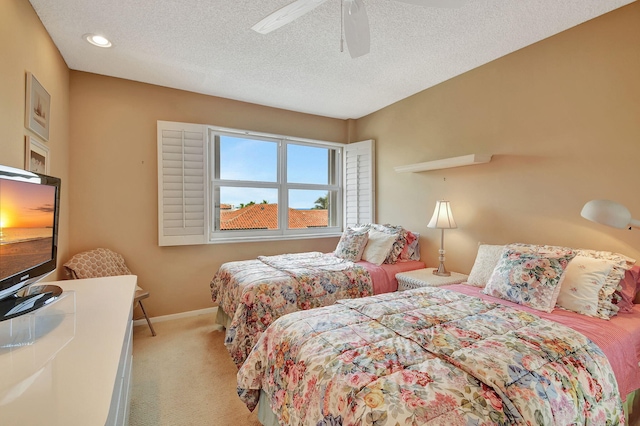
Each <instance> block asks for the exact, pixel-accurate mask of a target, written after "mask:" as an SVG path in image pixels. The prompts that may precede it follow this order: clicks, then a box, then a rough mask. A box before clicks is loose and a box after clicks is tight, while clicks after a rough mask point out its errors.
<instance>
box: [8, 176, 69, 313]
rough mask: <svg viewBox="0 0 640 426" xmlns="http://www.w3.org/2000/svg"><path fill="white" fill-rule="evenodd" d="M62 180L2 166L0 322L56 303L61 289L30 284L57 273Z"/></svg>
mask: <svg viewBox="0 0 640 426" xmlns="http://www.w3.org/2000/svg"><path fill="white" fill-rule="evenodd" d="M59 212H60V179H58V178H55V177H51V176H46V175H43V174H39V173H33V172H29V171H26V170H21V169H16V168H13V167H8V166H2V165H0V321H3V320H6V319H10V318H13V317H15V316H18V315H22V314H24V313H27V312H31V311H33V310H35V309H38V308H40V307H42V306H44V305H45V304H47V303H50V302H51V301H53V300H55V298H57V297H58V296H59V294H60V293H61V290H60V288H59V287H57V286H33V287H32V288H30V289H27V286H30V285H31V284H34V283H35V282H37V281H39V280H41V279H42V278H44V277H45V276H47V275H48V274H50V273H51V272H52V271H54V270H55V269H56V261H57V254H58V217H59Z"/></svg>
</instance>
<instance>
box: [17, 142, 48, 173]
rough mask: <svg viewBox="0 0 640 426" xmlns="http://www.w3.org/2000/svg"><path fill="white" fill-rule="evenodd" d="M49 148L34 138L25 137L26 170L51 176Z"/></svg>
mask: <svg viewBox="0 0 640 426" xmlns="http://www.w3.org/2000/svg"><path fill="white" fill-rule="evenodd" d="M50 163H51V160H50V156H49V148H48V147H47V146H46V145H45V144H43V143H41V142H40V141H38V140H37V139H36V138H34V137H33V136H26V137H25V155H24V168H25V169H27V170H29V171H30V172H35V173H40V174H43V175H48V174H49V169H50Z"/></svg>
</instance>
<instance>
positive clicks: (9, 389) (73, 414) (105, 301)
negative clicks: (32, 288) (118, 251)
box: [0, 275, 137, 426]
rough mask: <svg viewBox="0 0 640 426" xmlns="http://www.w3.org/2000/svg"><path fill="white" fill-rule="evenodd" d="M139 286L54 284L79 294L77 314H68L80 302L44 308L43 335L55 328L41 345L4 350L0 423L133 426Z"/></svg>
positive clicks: (127, 279)
mask: <svg viewBox="0 0 640 426" xmlns="http://www.w3.org/2000/svg"><path fill="white" fill-rule="evenodd" d="M136 281H137V278H136V276H134V275H127V276H120V277H108V278H95V279H86V280H70V281H59V282H55V283H46V284H55V285H59V286H60V287H62V289H63V290H64V291H65V292H68V293H67V294H69V295H70V296H73V297H75V313H69V311H65V312H62V309H66V307H68V306H69V305H68V303H69V301H70V300H73V299H69V298H68V296H67V299H62V300H58V301H56V302H55V303H53V304H52V305H50V306H47V307H45V308H43V309H45V310H52V311H50V312H43V313H40V311H42V309H40V310H38V311H35V314H37V315H38V316H36V318H35V323H36V330H38V327H40V330H42V329H43V328H50V329H49V330H47V331H46V332H42V333H36V335H38V334H41V335H40V336H38V337H37V338H36V339H35V342H34V343H32V344H30V345H26V346H21V347H13V348H0V424H2V425H7V426H13V425H16V426H17V425H29V426H39V425H46V426H56V425H60V426H62V425H64V426H73V425H78V426H92V425H99V426H103V425H105V424H107V425H118V426H120V425H126V424H127V423H128V417H129V400H130V395H129V389H130V380H131V363H132V356H131V349H132V340H131V339H132V330H131V327H132V307H133V295H134V292H135V288H136ZM63 294H64V293H63ZM56 305H58V307H57V308H56ZM63 305H64V306H63ZM56 309H57V310H58V311H59V312H58V315H56V314H55V313H56V312H55V310H56ZM48 315H51V316H50V317H48ZM19 318H20V317H19ZM48 318H50V319H48ZM47 321H49V322H50V323H52V324H47ZM6 322H7V321H4V323H6ZM38 323H40V325H39V326H38ZM3 326H5V325H3V324H2V323H0V327H3Z"/></svg>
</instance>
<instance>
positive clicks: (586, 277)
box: [556, 256, 613, 317]
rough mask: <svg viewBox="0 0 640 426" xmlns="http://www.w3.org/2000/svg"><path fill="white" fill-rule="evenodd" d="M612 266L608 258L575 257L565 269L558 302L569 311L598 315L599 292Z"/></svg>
mask: <svg viewBox="0 0 640 426" xmlns="http://www.w3.org/2000/svg"><path fill="white" fill-rule="evenodd" d="M612 267H613V264H611V262H608V261H606V260H602V259H593V258H590V257H585V256H576V257H574V258H573V260H572V261H571V262H569V266H567V269H566V270H565V277H564V281H563V282H562V287H561V288H560V294H559V295H558V300H557V302H556V304H557V305H558V306H560V307H561V308H564V309H567V310H569V311H573V312H577V313H579V314H583V315H589V316H592V317H593V316H596V314H597V313H598V294H599V292H600V289H602V286H603V285H604V281H605V279H606V278H607V276H608V275H609V273H610V272H611V268H612Z"/></svg>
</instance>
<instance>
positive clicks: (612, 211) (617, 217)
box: [580, 200, 640, 229]
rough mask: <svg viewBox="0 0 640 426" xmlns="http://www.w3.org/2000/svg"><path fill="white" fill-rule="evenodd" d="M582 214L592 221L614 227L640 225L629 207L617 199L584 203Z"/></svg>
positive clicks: (621, 227) (623, 227) (622, 227)
mask: <svg viewBox="0 0 640 426" xmlns="http://www.w3.org/2000/svg"><path fill="white" fill-rule="evenodd" d="M580 215H581V216H582V217H584V218H585V219H589V220H590V221H592V222H596V223H600V224H602V225H607V226H612V227H614V228H619V229H625V228H629V227H630V226H634V227H636V228H637V227H640V222H639V221H637V220H635V219H632V218H631V212H629V209H627V208H626V207H625V206H623V205H622V204H619V203H616V202H615V201H609V200H591V201H589V202H588V203H587V204H585V205H584V207H583V208H582V212H580Z"/></svg>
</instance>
